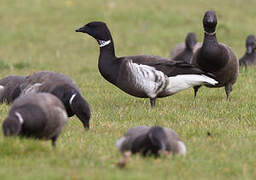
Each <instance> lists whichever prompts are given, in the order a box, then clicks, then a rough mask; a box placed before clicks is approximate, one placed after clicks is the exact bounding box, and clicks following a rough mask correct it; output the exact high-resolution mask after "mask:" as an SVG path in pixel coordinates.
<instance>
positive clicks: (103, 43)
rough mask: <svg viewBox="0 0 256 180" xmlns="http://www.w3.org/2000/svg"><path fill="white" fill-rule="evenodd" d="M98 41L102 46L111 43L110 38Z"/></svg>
mask: <svg viewBox="0 0 256 180" xmlns="http://www.w3.org/2000/svg"><path fill="white" fill-rule="evenodd" d="M98 42H99V44H100V47H104V46H106V45H109V44H110V43H111V41H110V40H108V41H104V40H98Z"/></svg>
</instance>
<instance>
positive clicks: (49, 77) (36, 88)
mask: <svg viewBox="0 0 256 180" xmlns="http://www.w3.org/2000/svg"><path fill="white" fill-rule="evenodd" d="M38 92H47V93H50V94H53V95H55V96H56V97H57V98H59V100H61V102H62V103H63V104H64V106H65V109H66V111H67V114H68V117H72V116H73V115H76V116H77V117H78V118H79V119H80V121H81V122H82V124H83V126H84V128H86V129H89V127H90V125H89V121H90V117H91V112H90V107H89V104H88V103H87V102H86V100H85V99H84V98H83V97H82V95H81V93H80V90H79V88H78V87H77V85H76V84H75V82H74V81H73V80H72V79H71V78H69V77H68V76H66V75H64V74H61V73H56V72H51V71H41V72H36V73H34V74H32V75H30V76H28V77H27V78H26V79H25V81H24V83H23V84H22V85H21V95H25V94H29V93H38Z"/></svg>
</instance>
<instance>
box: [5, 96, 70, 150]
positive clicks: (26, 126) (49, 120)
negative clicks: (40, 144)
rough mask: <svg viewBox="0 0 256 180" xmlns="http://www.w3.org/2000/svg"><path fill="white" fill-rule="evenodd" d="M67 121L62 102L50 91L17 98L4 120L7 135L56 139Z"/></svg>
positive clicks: (53, 143) (53, 140) (54, 144)
mask: <svg viewBox="0 0 256 180" xmlns="http://www.w3.org/2000/svg"><path fill="white" fill-rule="evenodd" d="M66 122H67V114H66V110H65V107H64V106H63V104H62V102H61V101H60V100H59V99H58V98H57V97H55V96H53V95H51V94H49V93H34V94H33V93H32V94H28V95H24V96H21V97H19V98H17V99H16V100H15V101H14V102H13V104H12V107H11V109H10V111H9V114H8V117H7V118H6V119H5V120H4V121H3V125H2V129H3V134H4V135H5V136H23V137H33V138H36V139H45V140H51V141H52V145H53V146H54V147H55V146H56V141H57V139H58V137H59V135H60V133H61V132H62V130H63V128H64V125H65V124H66Z"/></svg>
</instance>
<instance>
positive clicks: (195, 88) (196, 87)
mask: <svg viewBox="0 0 256 180" xmlns="http://www.w3.org/2000/svg"><path fill="white" fill-rule="evenodd" d="M200 87H201V86H194V87H193V88H194V98H195V99H196V94H197V91H198V89H199V88H200Z"/></svg>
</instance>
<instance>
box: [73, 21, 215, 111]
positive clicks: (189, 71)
mask: <svg viewBox="0 0 256 180" xmlns="http://www.w3.org/2000/svg"><path fill="white" fill-rule="evenodd" d="M76 32H83V33H87V34H89V35H91V36H92V37H94V38H95V39H96V40H97V42H98V44H99V46H100V56H99V62H98V67H99V71H100V73H101V75H102V76H103V77H104V78H105V79H106V80H107V81H109V82H110V83H112V84H114V85H115V86H117V87H118V88H120V89H121V90H123V91H124V92H126V93H128V94H130V95H132V96H135V97H140V98H150V102H151V106H152V107H153V106H154V105H155V99H156V98H157V97H165V96H170V95H172V94H175V93H177V92H179V91H181V90H184V89H187V88H189V87H193V86H196V85H201V84H212V85H214V84H216V83H217V81H215V80H214V79H212V78H211V77H208V76H207V74H205V73H204V72H203V71H202V70H200V69H199V68H196V67H195V66H194V65H189V64H187V63H185V62H176V61H171V60H170V59H165V58H162V57H158V56H148V55H141V56H127V57H120V58H117V57H116V55H115V49H114V43H113V39H112V37H111V34H110V31H109V30H108V27H107V25H106V24H105V23H103V22H91V23H89V24H86V25H84V26H83V27H81V28H79V29H77V30H76Z"/></svg>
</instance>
